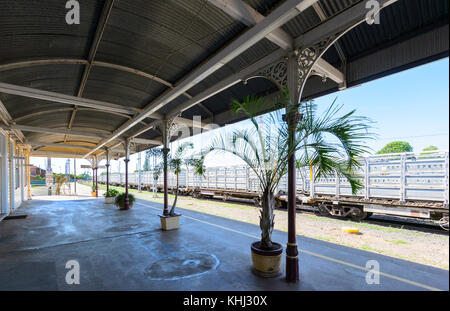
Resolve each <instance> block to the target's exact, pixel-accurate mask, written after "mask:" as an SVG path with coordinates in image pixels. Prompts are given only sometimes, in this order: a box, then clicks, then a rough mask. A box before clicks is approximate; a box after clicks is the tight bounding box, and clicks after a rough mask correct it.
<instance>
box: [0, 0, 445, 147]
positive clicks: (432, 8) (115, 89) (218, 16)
mask: <svg viewBox="0 0 450 311" xmlns="http://www.w3.org/2000/svg"><path fill="white" fill-rule="evenodd" d="M361 1H362V0H360V1H358V0H320V1H319V5H320V7H321V8H322V10H323V12H324V14H325V15H326V17H327V18H331V17H333V16H336V15H337V14H339V13H340V12H342V11H343V10H345V9H348V8H349V7H351V6H353V5H355V4H356V3H359V2H361ZM245 2H246V3H247V4H249V5H250V6H252V7H253V8H255V9H256V10H257V11H258V12H260V13H261V14H263V15H267V14H270V12H271V11H273V9H274V8H275V7H276V6H278V5H279V4H280V3H282V1H281V0H245ZM103 4H104V1H102V0H95V1H94V0H91V1H80V5H81V12H82V14H81V24H80V25H67V24H66V23H65V15H66V12H67V9H66V8H65V2H64V1H60V0H42V1H30V0H15V1H8V0H0V65H2V64H7V63H11V62H16V61H28V60H38V59H40V60H42V59H49V58H57V59H63V58H65V59H78V60H86V59H87V57H88V55H89V51H90V49H91V45H92V42H93V39H94V34H95V31H96V28H97V26H98V22H99V19H100V16H101V13H102V9H103ZM448 6H449V1H448V0H408V1H406V0H399V1H398V2H397V3H395V4H393V5H391V6H389V7H388V8H386V9H384V10H383V11H382V13H381V17H380V18H381V21H382V23H381V24H380V25H376V26H368V25H367V24H365V23H363V24H361V25H360V26H358V27H356V28H355V29H354V30H352V31H351V32H349V33H348V34H346V35H345V36H344V37H343V38H341V39H340V40H339V44H340V45H341V47H342V49H343V51H344V54H345V57H346V58H347V59H348V61H351V60H353V59H357V58H359V57H362V56H363V55H365V54H367V53H371V51H373V50H374V49H379V48H380V47H383V46H388V45H389V44H392V43H394V42H396V41H397V40H403V39H404V38H407V37H408V36H414V35H416V34H417V33H419V32H421V31H422V32H423V31H426V30H427V29H429V28H433V27H436V25H442V24H447V25H448ZM320 23H322V21H321V20H320V18H319V16H318V15H317V13H316V12H315V11H314V9H313V8H308V9H307V10H305V11H304V12H303V13H302V14H299V15H298V16H297V17H295V18H294V19H292V20H291V21H289V22H288V23H287V24H285V25H284V26H283V27H282V28H283V29H284V30H285V31H286V32H288V33H289V34H290V35H291V36H293V37H297V36H299V35H301V34H303V33H304V32H305V31H308V30H310V29H313V28H314V27H317V26H318V25H319V24H320ZM247 29H248V27H246V26H245V25H243V24H242V23H240V22H238V21H235V20H234V19H233V18H231V17H230V16H228V15H227V14H226V13H224V12H223V11H222V10H220V9H219V8H217V7H215V6H214V5H212V4H210V3H209V2H208V0H152V1H148V0H116V1H115V2H114V6H113V8H112V11H111V15H110V18H109V20H108V22H107V24H106V27H105V31H104V33H103V37H102V40H101V42H100V44H99V47H98V51H97V54H96V56H95V61H102V62H108V63H112V64H117V65H122V66H127V67H130V68H129V70H131V71H132V70H134V69H136V70H141V71H143V72H145V73H147V74H153V75H156V76H158V77H159V78H161V79H164V80H166V81H167V82H169V83H172V84H177V83H179V82H180V80H181V79H182V78H183V77H184V76H185V75H186V74H188V73H189V72H190V71H191V70H192V69H194V68H195V67H196V66H198V65H199V64H201V63H202V62H204V61H205V60H206V59H208V58H209V57H211V56H212V55H214V53H215V52H217V51H218V50H220V49H221V48H223V47H224V46H226V44H227V43H229V42H230V41H231V40H233V39H234V38H236V37H237V36H239V35H240V34H242V33H243V32H244V31H246V30H247ZM277 49H278V46H276V45H275V44H274V43H272V42H270V41H269V40H267V39H263V40H261V41H260V42H258V43H257V44H255V45H254V46H253V47H251V48H249V49H248V50H247V51H245V52H244V53H242V54H241V55H240V56H238V57H236V58H235V59H233V60H232V61H230V62H229V63H228V64H226V65H225V66H223V67H222V68H221V69H219V70H218V71H216V72H215V73H214V74H212V75H211V76H209V77H208V78H206V79H205V80H204V81H202V82H200V83H199V84H197V85H196V86H194V87H192V88H191V89H190V90H189V91H188V92H189V94H190V95H196V94H199V93H200V92H202V91H203V90H205V89H207V88H209V87H211V86H213V85H214V84H215V83H217V82H219V81H221V80H223V79H225V78H226V77H228V76H230V75H231V74H234V73H236V72H239V71H240V70H242V69H243V68H245V67H247V66H249V65H250V64H252V63H254V62H255V61H257V60H258V59H261V58H263V57H264V56H266V55H268V54H269V53H271V52H273V51H275V50H277ZM324 58H325V59H326V60H327V61H329V62H330V63H332V64H334V65H335V66H339V65H340V59H339V56H338V54H337V53H336V50H335V49H334V48H331V49H329V51H327V53H326V54H325V55H324ZM84 68H85V66H84V65H80V64H65V65H62V64H57V65H56V64H55V65H40V66H29V67H25V68H16V69H12V70H7V71H0V81H1V82H6V83H11V84H16V85H22V86H27V87H33V88H37V89H41V90H48V91H53V92H58V93H63V94H68V95H76V94H77V93H78V89H79V86H80V81H81V77H82V74H83V70H84ZM319 80H320V79H318V78H312V80H311V81H312V82H311V84H309V85H307V89H306V90H305V92H306V93H307V94H312V95H314V94H322V93H324V92H326V91H327V90H330V88H332V87H333V83H332V82H327V83H325V84H320V83H319V82H320V81H319ZM330 85H331V86H330ZM311 88H314V90H312V89H311ZM167 90H168V87H167V85H164V84H161V83H159V82H156V81H154V80H151V79H149V78H148V77H142V76H139V75H137V74H134V73H130V72H125V71H120V70H117V69H111V68H104V67H99V66H93V68H92V69H91V72H90V74H89V78H88V80H87V84H86V88H85V91H84V93H83V96H84V97H86V98H91V99H97V100H102V101H108V102H111V103H115V104H119V105H124V106H130V107H138V108H142V107H144V106H145V105H146V104H148V103H149V102H151V101H152V100H153V99H155V98H156V97H158V96H159V95H161V94H162V93H163V92H165V91H167ZM273 91H274V85H273V84H272V83H271V82H270V81H267V80H264V79H254V80H251V81H249V83H248V84H247V85H246V86H244V85H243V84H242V83H240V84H237V85H235V86H233V87H231V88H230V89H227V90H225V91H223V92H222V93H220V94H217V95H216V96H214V97H212V98H210V99H208V100H206V101H205V102H203V105H205V106H206V107H207V109H209V110H211V111H212V112H213V113H215V114H218V113H221V112H224V111H226V110H228V109H229V106H230V104H231V100H232V99H241V98H242V97H244V96H246V95H248V94H255V93H258V94H265V93H266V92H273ZM0 100H2V102H3V103H4V105H5V107H6V108H7V109H8V111H9V113H10V114H11V115H12V117H13V118H18V117H21V116H24V115H26V114H30V113H35V112H38V111H39V110H44V109H51V108H71V107H72V106H70V105H61V104H55V103H49V102H47V101H42V100H35V99H29V98H24V97H19V96H11V95H4V94H0ZM185 100H187V98H186V97H184V96H183V95H181V96H179V97H178V98H176V99H175V100H173V101H172V102H171V103H169V104H168V105H166V106H165V107H163V108H162V109H160V110H159V111H158V112H160V113H165V112H168V111H170V110H172V109H176V107H177V106H178V105H180V104H182V103H183V102H184V101H185ZM195 114H201V115H202V116H203V117H207V116H208V113H207V112H206V111H205V110H204V109H202V108H199V107H193V108H191V109H190V110H188V111H185V112H184V113H183V116H186V117H190V116H192V115H195ZM70 116H71V112H70V111H67V110H66V111H59V112H55V113H54V114H42V115H39V116H38V117H36V118H33V119H23V121H22V122H21V124H23V125H39V124H41V125H42V124H44V125H46V126H48V127H52V126H53V127H60V128H66V126H67V124H68V122H69V119H70ZM125 121H126V118H125V117H120V116H118V115H113V114H102V113H98V112H96V113H92V112H89V111H86V110H82V109H81V110H80V111H78V112H77V114H76V117H75V122H74V127H73V129H74V130H75V129H77V128H81V129H83V128H84V129H86V128H93V129H97V131H99V132H102V131H103V132H105V131H107V132H111V131H113V130H114V129H115V128H117V127H119V126H120V125H121V124H123V122H125ZM150 121H151V120H150V119H148V118H147V119H146V122H150ZM142 126H143V125H138V126H136V127H135V128H134V129H133V130H130V131H129V132H128V133H126V134H125V135H127V134H131V133H133V132H135V131H137V130H138V129H139V128H141V127H142ZM26 135H29V137H41V138H45V139H50V141H51V140H52V139H54V140H58V141H59V140H61V139H63V137H64V135H42V134H36V133H28V132H26ZM158 135H160V134H159V133H158V132H157V131H154V130H150V131H148V132H146V133H145V134H144V135H142V136H141V137H143V138H156V137H157V136H158ZM88 141H91V142H96V141H98V139H88ZM111 145H113V144H110V146H111Z"/></svg>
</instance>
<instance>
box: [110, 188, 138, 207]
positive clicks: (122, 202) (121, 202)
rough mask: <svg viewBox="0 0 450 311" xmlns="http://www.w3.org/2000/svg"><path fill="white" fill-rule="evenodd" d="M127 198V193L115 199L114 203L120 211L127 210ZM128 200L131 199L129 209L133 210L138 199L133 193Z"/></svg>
mask: <svg viewBox="0 0 450 311" xmlns="http://www.w3.org/2000/svg"><path fill="white" fill-rule="evenodd" d="M125 197H126V194H125V192H122V193H120V194H119V195H117V196H116V197H115V199H114V203H115V204H116V206H117V207H119V209H120V210H123V211H124V210H126V208H125ZM128 199H129V202H130V204H129V208H131V207H132V206H133V204H134V201H136V198H135V197H134V195H132V194H131V193H129V194H128Z"/></svg>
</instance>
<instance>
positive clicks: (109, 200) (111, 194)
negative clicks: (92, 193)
mask: <svg viewBox="0 0 450 311" xmlns="http://www.w3.org/2000/svg"><path fill="white" fill-rule="evenodd" d="M118 194H119V191H118V190H116V189H109V190H108V191H106V192H105V193H104V194H103V195H104V196H105V203H106V204H113V203H114V199H115V198H116V196H117V195H118Z"/></svg>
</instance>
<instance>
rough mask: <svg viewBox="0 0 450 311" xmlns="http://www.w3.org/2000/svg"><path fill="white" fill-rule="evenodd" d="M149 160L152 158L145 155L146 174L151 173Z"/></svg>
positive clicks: (144, 169)
mask: <svg viewBox="0 0 450 311" xmlns="http://www.w3.org/2000/svg"><path fill="white" fill-rule="evenodd" d="M149 158H150V156H149V155H148V153H145V161H144V168H143V171H144V172H148V171H150V163H149Z"/></svg>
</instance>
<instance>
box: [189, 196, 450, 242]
mask: <svg viewBox="0 0 450 311" xmlns="http://www.w3.org/2000/svg"><path fill="white" fill-rule="evenodd" d="M185 197H190V196H185ZM197 200H204V201H216V202H217V201H224V200H223V198H221V197H205V198H201V199H197ZM226 202H228V203H230V204H233V203H236V204H237V203H239V204H243V205H248V206H253V207H254V206H255V204H254V202H253V200H245V199H236V198H234V199H232V200H231V199H227V200H226ZM278 210H286V209H285V208H282V207H280V208H278ZM297 214H309V215H315V216H320V217H327V218H331V219H336V220H345V221H348V220H350V221H352V222H354V223H355V224H358V223H366V224H371V225H378V226H384V227H390V228H396V229H404V230H413V231H420V232H426V233H433V234H440V235H449V232H448V231H446V230H444V229H442V228H441V227H440V226H439V224H436V223H434V222H432V221H422V220H418V219H413V218H406V217H397V216H386V215H376V214H375V215H372V216H370V217H369V218H367V219H365V220H353V219H351V218H341V217H336V216H331V215H320V214H318V212H317V211H316V210H314V208H311V207H308V208H301V206H300V205H297Z"/></svg>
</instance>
